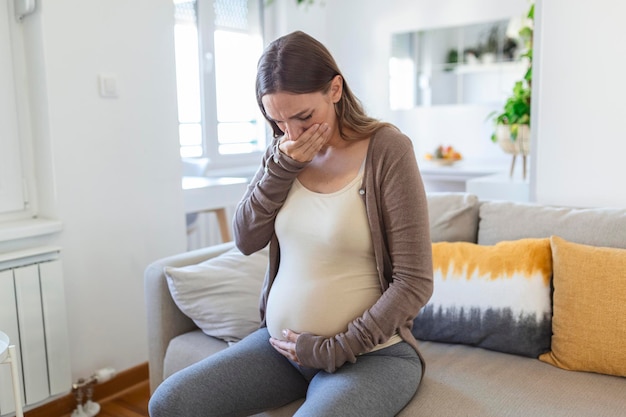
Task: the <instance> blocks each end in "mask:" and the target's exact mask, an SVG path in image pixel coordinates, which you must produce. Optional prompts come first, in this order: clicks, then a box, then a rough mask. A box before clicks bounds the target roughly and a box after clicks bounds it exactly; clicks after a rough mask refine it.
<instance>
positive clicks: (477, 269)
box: [413, 239, 552, 358]
mask: <svg viewBox="0 0 626 417" xmlns="http://www.w3.org/2000/svg"><path fill="white" fill-rule="evenodd" d="M433 270H434V292H433V295H432V297H431V299H430V301H429V302H428V304H427V305H426V306H425V307H424V308H423V309H422V311H421V312H420V314H419V315H418V316H417V317H416V319H415V321H414V324H413V334H414V335H415V337H416V338H417V339H421V340H432V341H439V342H449V343H462V344H467V345H472V346H479V347H483V348H486V349H491V350H497V351H500V352H508V353H514V354H518V355H523V356H529V357H535V358H536V357H538V356H539V355H540V354H541V353H544V352H546V351H548V350H549V348H550V335H551V331H550V330H551V325H550V316H551V311H552V310H551V300H550V278H551V275H552V256H551V252H550V241H549V239H522V240H517V241H509V242H500V243H498V244H496V245H494V246H481V245H477V244H474V243H468V242H439V243H433Z"/></svg>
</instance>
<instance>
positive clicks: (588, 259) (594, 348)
mask: <svg viewBox="0 0 626 417" xmlns="http://www.w3.org/2000/svg"><path fill="white" fill-rule="evenodd" d="M551 246H552V258H553V263H554V266H553V268H554V296H553V317H552V348H551V349H552V350H551V351H550V352H548V353H545V354H543V355H541V356H540V357H539V359H540V360H542V361H544V362H547V363H549V364H552V365H554V366H557V367H559V368H563V369H568V370H572V371H588V372H597V373H601V374H609V375H617V376H626V249H615V248H605V247H595V246H587V245H581V244H578V243H572V242H568V241H566V240H564V239H562V238H560V237H558V236H552V238H551Z"/></svg>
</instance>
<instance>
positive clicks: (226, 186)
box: [182, 177, 248, 242]
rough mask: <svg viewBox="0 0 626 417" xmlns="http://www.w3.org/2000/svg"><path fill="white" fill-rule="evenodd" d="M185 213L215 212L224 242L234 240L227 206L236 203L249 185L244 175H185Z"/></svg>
mask: <svg viewBox="0 0 626 417" xmlns="http://www.w3.org/2000/svg"><path fill="white" fill-rule="evenodd" d="M182 185H183V199H184V207H185V213H186V214H190V213H215V215H216V216H217V221H218V224H219V227H220V234H221V236H222V240H223V241H224V242H228V241H230V240H232V238H231V233H230V225H229V223H228V219H227V217H226V207H228V206H232V205H236V204H238V203H239V201H240V200H241V197H243V195H244V193H245V192H246V189H247V187H248V179H247V178H243V177H183V184H182Z"/></svg>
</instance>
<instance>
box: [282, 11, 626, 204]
mask: <svg viewBox="0 0 626 417" xmlns="http://www.w3.org/2000/svg"><path fill="white" fill-rule="evenodd" d="M288 2H289V1H288ZM294 3H295V2H294ZM316 3H321V4H316V5H315V6H310V7H309V9H306V8H291V9H289V10H288V11H287V13H283V14H282V15H281V18H282V19H284V22H283V25H282V26H280V28H281V30H282V33H286V32H288V31H291V30H295V29H302V30H309V33H311V34H312V35H313V36H316V37H318V39H320V40H321V41H323V42H325V43H326V45H327V46H328V48H329V49H330V50H331V52H332V53H333V55H334V56H335V58H336V59H337V61H338V63H339V65H340V67H341V69H342V71H343V73H344V75H345V76H346V78H347V80H348V81H349V83H350V86H351V88H352V89H353V90H354V91H355V93H356V94H357V95H358V96H359V98H361V100H362V101H363V103H364V105H365V107H366V109H367V110H368V112H369V113H370V114H372V115H374V116H376V117H380V118H383V119H387V120H390V121H392V122H394V123H396V124H397V125H398V126H399V127H400V128H401V129H402V130H404V131H405V132H406V133H407V134H408V135H409V136H410V137H411V138H412V139H413V140H414V142H415V146H416V152H417V153H418V155H421V154H423V153H424V152H429V151H431V150H432V148H433V146H435V145H436V144H438V143H441V142H445V143H450V144H451V145H453V146H455V147H458V148H459V149H460V150H461V151H462V152H463V153H464V155H465V156H466V157H467V158H468V159H469V158H480V159H483V160H484V161H485V162H487V163H502V162H506V163H508V162H509V161H510V156H508V155H505V154H504V153H502V151H501V150H500V149H499V148H498V147H497V146H496V145H494V144H492V143H491V142H490V140H489V136H490V135H491V123H490V122H488V121H485V116H486V115H487V114H488V113H489V112H490V111H491V110H492V109H490V108H487V107H481V106H448V107H431V108H417V109H412V110H407V111H396V112H394V111H391V110H389V106H388V69H387V61H388V58H389V55H390V45H391V33H394V32H404V31H408V30H418V29H425V28H431V27H439V26H450V25H460V24H469V23H478V22H480V21H486V20H494V19H500V18H504V17H507V16H522V15H525V13H526V12H527V11H528V7H529V5H530V3H529V1H528V0H472V1H467V0H439V1H434V0H389V1H386V2H380V1H377V0H341V1H321V2H316ZM536 4H537V6H536V7H537V10H536V22H535V23H536V26H538V27H537V28H536V30H535V36H536V39H535V57H534V77H533V80H534V85H533V89H534V93H533V150H532V155H531V158H530V183H531V194H532V195H531V198H533V199H534V200H535V201H536V202H539V203H545V204H560V205H571V206H618V207H624V206H626V192H624V191H622V190H621V186H620V183H619V182H620V180H621V179H622V178H625V177H626V164H624V163H623V159H624V155H626V140H623V139H622V136H624V133H623V131H624V128H623V122H622V120H623V115H624V114H626V100H624V97H625V96H626V77H624V76H623V72H624V71H623V69H624V68H625V67H626V56H625V55H624V54H623V53H621V52H620V47H619V45H620V40H621V39H623V38H624V37H625V36H626V27H625V26H624V25H623V18H622V17H623V16H624V15H625V13H626V4H624V3H623V2H614V1H612V0H600V3H597V4H596V3H594V7H591V8H590V7H586V6H585V4H584V3H582V4H581V3H580V2H572V1H568V0H550V1H546V0H537V1H536ZM587 6H588V5H587ZM311 9H314V10H315V14H314V15H311V19H307V14H309V15H310V13H311ZM320 10H322V11H323V13H324V18H323V19H320V18H319V14H320V13H321V12H320ZM317 21H323V22H324V23H323V24H321V23H320V26H316V25H313V23H312V22H317Z"/></svg>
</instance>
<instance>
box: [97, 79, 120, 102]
mask: <svg viewBox="0 0 626 417" xmlns="http://www.w3.org/2000/svg"><path fill="white" fill-rule="evenodd" d="M98 87H99V90H100V97H106V98H117V96H118V95H117V77H116V76H115V75H113V74H99V75H98Z"/></svg>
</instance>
